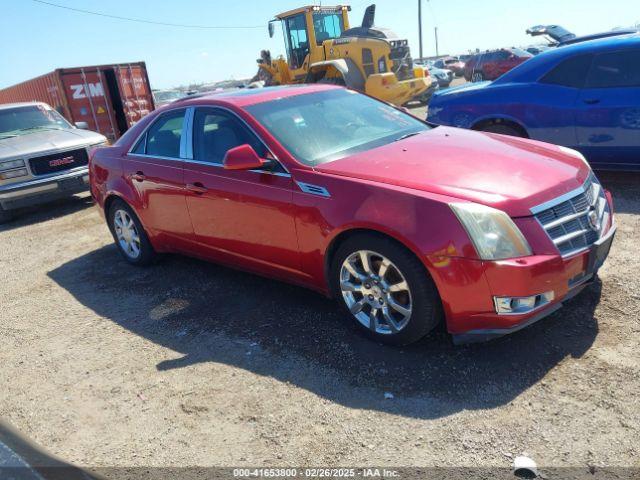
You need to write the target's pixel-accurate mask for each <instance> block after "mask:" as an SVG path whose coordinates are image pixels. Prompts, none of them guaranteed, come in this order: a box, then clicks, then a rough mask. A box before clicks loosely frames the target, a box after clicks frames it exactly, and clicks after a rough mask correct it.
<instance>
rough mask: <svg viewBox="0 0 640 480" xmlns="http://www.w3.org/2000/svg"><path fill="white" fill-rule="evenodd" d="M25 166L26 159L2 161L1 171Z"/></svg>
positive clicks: (0, 163) (0, 164)
mask: <svg viewBox="0 0 640 480" xmlns="http://www.w3.org/2000/svg"><path fill="white" fill-rule="evenodd" d="M20 167H24V160H9V161H8V162H0V171H4V170H11V169H12V168H20Z"/></svg>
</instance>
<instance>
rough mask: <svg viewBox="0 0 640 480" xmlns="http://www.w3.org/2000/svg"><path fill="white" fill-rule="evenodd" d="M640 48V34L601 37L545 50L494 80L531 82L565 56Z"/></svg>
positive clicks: (500, 82) (501, 81)
mask: <svg viewBox="0 0 640 480" xmlns="http://www.w3.org/2000/svg"><path fill="white" fill-rule="evenodd" d="M634 47H635V48H640V34H631V35H621V36H618V37H609V38H600V39H597V40H588V41H586V42H580V43H575V44H572V45H566V46H560V47H555V48H551V49H549V50H545V51H544V52H542V53H540V54H539V55H536V56H534V57H532V58H530V59H528V60H527V61H526V62H524V63H521V64H520V65H518V66H517V67H515V68H514V69H512V70H510V71H508V72H507V73H505V74H504V75H502V76H501V77H500V78H498V79H497V80H495V81H494V83H495V84H503V83H511V82H529V81H532V80H533V79H534V78H535V79H537V78H539V77H540V76H542V75H543V74H545V73H546V72H548V71H549V70H550V69H551V68H553V67H554V66H555V65H557V64H558V63H560V62H561V61H563V60H564V59H565V58H569V57H573V56H575V55H580V54H586V53H598V52H608V51H612V50H618V49H628V48H634Z"/></svg>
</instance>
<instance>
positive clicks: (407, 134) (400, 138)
mask: <svg viewBox="0 0 640 480" xmlns="http://www.w3.org/2000/svg"><path fill="white" fill-rule="evenodd" d="M419 133H420V132H411V133H405V134H404V135H400V136H399V137H398V138H396V139H395V140H394V142H399V141H400V140H404V139H405V138H409V137H413V136H414V135H418V134H419Z"/></svg>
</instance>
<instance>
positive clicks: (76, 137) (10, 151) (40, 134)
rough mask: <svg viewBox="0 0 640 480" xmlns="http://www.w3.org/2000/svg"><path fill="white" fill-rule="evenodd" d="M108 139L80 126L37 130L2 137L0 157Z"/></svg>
mask: <svg viewBox="0 0 640 480" xmlns="http://www.w3.org/2000/svg"><path fill="white" fill-rule="evenodd" d="M106 141H107V139H106V138H105V137H104V136H103V135H100V134H99V133H96V132H91V131H89V130H80V129H78V128H73V129H71V128H70V129H64V130H37V131H32V132H29V133H25V134H23V135H18V136H17V137H9V138H4V139H0V159H4V158H15V157H19V156H23V155H24V156H29V155H33V154H37V153H42V152H48V151H51V150H63V149H72V148H76V147H85V146H88V145H95V144H97V143H102V142H106Z"/></svg>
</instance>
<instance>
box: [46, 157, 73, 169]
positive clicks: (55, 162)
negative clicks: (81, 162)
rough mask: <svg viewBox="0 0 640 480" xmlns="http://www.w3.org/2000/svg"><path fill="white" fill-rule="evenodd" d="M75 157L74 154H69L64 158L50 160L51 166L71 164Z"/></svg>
mask: <svg viewBox="0 0 640 480" xmlns="http://www.w3.org/2000/svg"><path fill="white" fill-rule="evenodd" d="M73 162H74V159H73V156H71V155H70V156H68V157H62V158H55V159H53V160H49V166H50V167H59V166H60V165H69V164H70V163H73Z"/></svg>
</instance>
